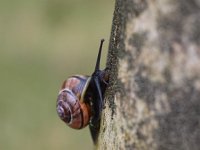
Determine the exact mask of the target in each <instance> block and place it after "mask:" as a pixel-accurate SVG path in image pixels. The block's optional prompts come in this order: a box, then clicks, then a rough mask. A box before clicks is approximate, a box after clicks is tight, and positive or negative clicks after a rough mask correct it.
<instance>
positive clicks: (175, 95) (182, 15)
mask: <svg viewBox="0 0 200 150" xmlns="http://www.w3.org/2000/svg"><path fill="white" fill-rule="evenodd" d="M107 67H108V68H110V69H111V71H110V83H109V86H108V88H107V91H106V95H105V101H106V108H105V109H104V111H103V113H102V121H101V129H100V134H99V139H98V143H97V146H96V149H98V150H118V149H130V150H133V149H134V150H199V149H200V1H198V0H190V1H188V0H181V1H176V0H148V1H147V0H116V4H115V11H114V18H113V24H112V32H111V38H110V45H109V53H108V59H107Z"/></svg>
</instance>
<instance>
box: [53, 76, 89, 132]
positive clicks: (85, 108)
mask: <svg viewBox="0 0 200 150" xmlns="http://www.w3.org/2000/svg"><path fill="white" fill-rule="evenodd" d="M89 81H90V77H87V76H81V75H77V76H73V77H70V78H68V79H67V80H66V81H65V82H64V83H63V85H62V89H61V90H60V92H59V95H58V99H57V113H58V115H59V117H60V118H61V119H62V120H63V121H64V122H65V123H66V124H67V125H69V126H70V127H71V128H74V129H81V128H84V127H85V126H86V125H88V124H89V121H90V117H91V110H90V105H89V104H88V103H85V102H84V93H85V90H86V89H87V86H88V83H89Z"/></svg>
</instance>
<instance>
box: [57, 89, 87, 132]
mask: <svg viewBox="0 0 200 150" xmlns="http://www.w3.org/2000/svg"><path fill="white" fill-rule="evenodd" d="M63 93H66V94H67V95H68V96H71V97H73V99H71V98H66V100H64V99H60V100H58V104H59V102H60V101H62V103H64V104H62V105H64V107H65V108H63V109H66V107H67V109H68V111H70V115H71V116H70V118H71V119H70V122H66V123H67V124H68V125H69V126H71V127H74V126H76V127H75V128H79V129H81V128H83V127H84V126H85V122H84V119H85V118H84V115H83V110H82V109H83V107H84V106H83V105H81V103H79V100H78V98H77V96H76V95H75V94H74V93H73V92H72V91H71V90H69V89H68V88H65V89H62V90H61V91H60V92H59V95H63ZM70 99H71V100H74V103H72V101H71V102H70V101H69V100H70ZM58 107H59V106H58ZM64 117H67V116H66V115H65V116H64ZM64 117H63V118H64Z"/></svg>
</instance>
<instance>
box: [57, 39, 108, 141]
mask: <svg viewBox="0 0 200 150" xmlns="http://www.w3.org/2000/svg"><path fill="white" fill-rule="evenodd" d="M103 42H104V40H103V39H102V40H101V43H100V47H99V53H98V56H97V61H96V66H95V70H94V73H93V74H92V75H91V76H83V75H75V76H72V77H70V78H68V79H67V80H65V81H64V83H63V85H62V88H61V90H60V92H59V95H58V98H57V113H58V115H59V117H60V119H61V120H63V121H64V122H65V123H66V124H67V125H68V126H70V127H71V128H74V129H81V128H84V127H85V126H87V125H88V124H89V126H90V131H91V135H92V139H93V141H94V143H95V142H96V139H97V137H98V132H99V123H100V117H101V111H102V109H103V107H104V101H103V97H104V92H105V89H106V86H107V84H108V73H107V71H106V69H105V70H100V69H99V67H100V59H101V50H102V45H103Z"/></svg>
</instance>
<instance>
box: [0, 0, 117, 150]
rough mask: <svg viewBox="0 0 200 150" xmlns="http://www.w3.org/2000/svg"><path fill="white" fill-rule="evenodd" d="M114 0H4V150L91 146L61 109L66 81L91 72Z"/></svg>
mask: <svg viewBox="0 0 200 150" xmlns="http://www.w3.org/2000/svg"><path fill="white" fill-rule="evenodd" d="M113 10H114V0H112V1H107V0H101V1H100V0H28V1H27V0H18V1H16V0H0V91H1V92H0V150H13V149H17V150H22V149H24V150H78V149H81V150H90V149H92V148H93V145H92V140H91V137H90V133H89V129H88V127H86V128H85V129H83V130H73V129H70V128H68V127H67V126H66V125H65V124H64V123H63V122H62V121H61V120H59V118H58V116H57V114H56V110H55V109H56V107H55V105H56V97H57V94H58V90H59V88H60V86H61V83H62V82H63V81H64V79H66V78H67V77H68V76H70V75H73V74H91V72H92V71H93V69H94V65H95V61H96V56H97V51H98V47H99V42H100V39H101V38H105V39H106V42H105V45H104V51H103V55H102V58H103V59H102V63H101V66H102V68H103V67H104V66H105V60H106V55H107V49H108V42H109V37H110V30H111V23H112V15H113Z"/></svg>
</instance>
